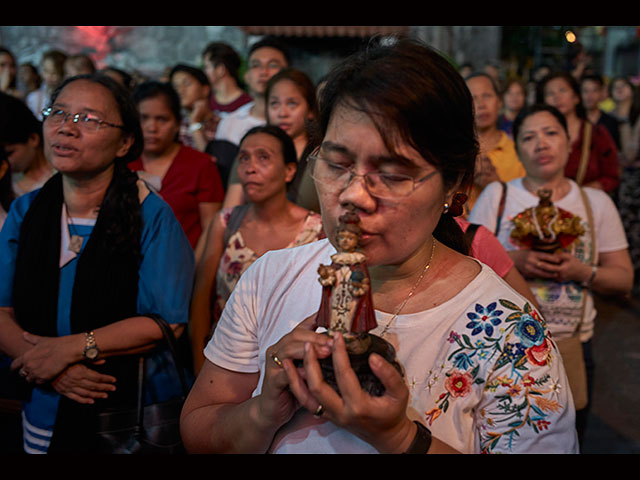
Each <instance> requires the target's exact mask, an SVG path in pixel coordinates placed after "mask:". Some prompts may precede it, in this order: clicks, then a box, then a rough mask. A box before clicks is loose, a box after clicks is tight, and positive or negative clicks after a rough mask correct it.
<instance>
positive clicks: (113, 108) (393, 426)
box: [0, 37, 640, 453]
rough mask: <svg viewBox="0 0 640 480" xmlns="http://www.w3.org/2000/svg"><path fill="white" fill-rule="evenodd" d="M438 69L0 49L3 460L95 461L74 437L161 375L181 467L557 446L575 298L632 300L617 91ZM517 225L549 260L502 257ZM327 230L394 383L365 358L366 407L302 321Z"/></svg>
mask: <svg viewBox="0 0 640 480" xmlns="http://www.w3.org/2000/svg"><path fill="white" fill-rule="evenodd" d="M243 62H244V63H245V65H246V68H244V69H243V68H242V66H243ZM466 67H467V66H460V67H456V66H454V65H453V64H451V63H450V62H449V61H448V60H446V59H444V58H443V57H442V56H440V55H439V54H438V53H437V52H435V51H433V50H432V49H431V48H429V47H427V46H425V45H423V44H421V43H419V42H417V41H413V40H410V39H398V40H397V41H395V42H391V43H389V42H387V43H381V44H377V43H376V42H371V43H370V45H368V46H367V47H366V48H365V49H363V51H361V52H357V53H355V54H353V55H351V56H350V57H348V58H346V59H345V60H344V61H342V62H341V63H339V64H338V65H337V66H336V67H335V68H333V69H332V70H331V71H330V72H327V75H326V76H325V77H323V79H322V82H321V85H320V84H314V82H313V80H312V79H311V78H310V76H309V75H308V74H307V73H305V72H304V71H302V70H300V69H298V68H296V67H295V66H294V65H292V62H291V57H290V54H289V50H288V48H287V46H286V45H284V44H283V43H281V42H280V41H279V39H277V38H272V37H265V38H263V39H261V40H259V41H257V42H255V43H254V44H253V45H251V47H250V49H249V51H248V52H247V56H246V59H244V60H243V59H242V58H241V57H240V55H239V54H238V53H237V52H236V51H235V50H234V49H233V48H232V47H230V46H229V45H227V44H225V43H222V42H213V43H210V44H209V45H206V47H205V48H204V49H203V51H202V55H201V62H200V65H189V64H185V63H180V64H177V65H174V66H171V67H170V68H168V69H167V70H166V71H165V72H163V74H162V75H160V76H159V77H158V78H140V77H139V76H137V75H134V74H131V73H128V72H125V71H122V70H119V69H117V68H113V67H107V68H97V67H96V65H94V63H93V61H92V60H91V59H90V58H89V57H88V56H84V55H67V54H65V53H63V52H60V51H57V50H52V51H49V52H47V53H45V54H44V55H43V56H42V61H41V63H40V65H39V66H37V67H34V66H32V65H27V64H24V65H18V62H17V61H16V59H15V57H14V56H13V55H12V53H11V51H10V50H8V49H5V48H1V49H0V90H1V92H0V227H1V230H0V277H1V278H3V279H4V281H3V282H0V369H1V372H0V383H1V386H0V390H1V392H0V397H1V398H2V399H3V401H4V402H5V403H6V405H12V406H13V410H11V409H9V410H10V413H9V416H10V417H11V421H12V423H11V425H12V428H10V429H7V432H6V434H5V435H4V438H3V442H5V444H6V445H7V448H8V449H10V450H11V449H13V451H24V452H26V453H57V452H107V451H109V450H108V449H109V448H113V444H112V443H111V444H108V445H107V444H106V443H105V441H104V436H103V435H98V432H101V430H100V428H101V425H102V423H101V422H102V421H103V418H104V416H105V415H106V414H108V413H110V412H116V411H120V410H122V409H126V408H135V406H136V405H137V403H136V402H138V401H139V399H138V396H137V392H138V391H139V388H140V383H139V382H140V378H141V376H142V377H144V378H145V382H144V384H145V387H146V390H145V398H144V403H145V404H148V405H151V404H154V403H158V402H164V401H167V400H171V399H175V398H183V397H184V396H185V392H184V389H183V388H182V387H184V384H183V383H184V379H185V378H186V381H187V386H188V396H186V399H184V398H183V399H184V406H183V408H182V415H181V417H180V418H179V424H180V433H181V439H182V442H183V444H184V448H185V451H187V452H194V453H195V452H240V453H242V452H246V453H250V452H274V453H290V452H291V453H293V452H300V453H314V452H336V453H352V452H353V453H357V452H380V453H402V452H410V453H445V452H461V453H493V452H514V453H517V452H521V453H535V452H549V453H577V452H579V451H580V445H581V443H582V442H583V440H584V432H585V429H586V425H587V418H588V413H589V409H590V406H591V398H592V393H593V371H594V364H593V353H592V341H591V340H592V337H593V332H594V324H595V322H596V321H597V320H596V317H597V312H596V309H595V306H594V305H595V304H594V298H593V292H597V293H601V294H604V295H617V296H621V297H624V296H629V295H631V294H634V293H635V294H637V293H638V273H639V270H640V251H639V249H640V218H639V215H640V208H639V207H640V206H639V205H638V202H639V200H638V195H637V191H638V188H640V122H639V121H638V117H639V114H640V103H639V102H640V100H639V98H640V97H639V95H638V87H637V86H636V85H634V84H633V82H631V81H630V80H629V79H626V78H614V79H611V80H609V81H606V80H605V79H604V78H603V77H602V76H600V75H597V74H596V73H595V72H592V71H590V70H581V71H580V72H579V75H578V74H577V73H576V72H575V71H573V72H564V71H557V72H556V71H552V70H548V71H547V72H546V73H545V75H541V76H540V77H535V78H534V77H532V78H531V79H526V80H528V82H524V81H523V80H522V79H503V78H501V77H500V76H499V74H497V73H496V69H495V68H486V69H485V70H483V71H475V70H473V69H469V70H468V71H464V70H463V68H466ZM488 67H489V66H488ZM605 105H608V106H607V107H605ZM355 177H358V178H355ZM545 192H546V193H545ZM545 202H546V203H545ZM542 206H544V207H547V208H550V207H554V208H555V210H551V211H552V212H555V213H553V214H551V215H550V216H549V217H547V218H546V220H548V221H549V222H555V221H556V220H557V217H559V216H562V220H564V223H562V222H560V224H561V227H562V228H564V227H565V226H566V225H568V224H569V223H570V222H569V219H571V222H572V223H571V225H572V226H573V227H575V231H576V232H577V233H575V235H574V237H572V241H571V242H565V243H561V242H560V243H558V244H557V245H556V244H554V245H555V246H554V248H553V249H547V250H542V249H540V248H534V246H533V245H532V244H531V243H526V242H522V241H517V239H516V236H515V235H516V233H517V232H516V230H517V227H518V225H520V224H519V223H518V222H519V221H520V220H521V218H523V217H526V216H527V215H530V217H529V218H530V220H531V221H530V224H528V225H529V226H531V225H533V226H534V227H535V228H537V230H536V231H541V230H544V228H546V227H548V228H549V229H552V223H549V224H545V225H542V226H541V225H539V223H538V222H539V219H540V218H543V217H537V216H536V213H535V212H537V211H543V210H542V209H539V210H535V209H536V207H542ZM346 212H355V213H356V216H357V218H358V221H359V224H360V228H361V230H359V231H358V233H357V235H356V236H354V237H353V238H355V239H356V240H355V241H357V242H358V244H359V249H358V251H359V252H361V253H363V254H364V255H365V256H366V260H367V265H368V271H369V272H370V279H367V282H368V283H367V288H368V289H369V290H370V291H369V293H368V295H370V296H371V299H372V302H373V304H374V305H375V319H376V321H377V325H378V326H377V327H375V328H374V329H373V330H372V331H371V332H372V333H373V334H376V335H379V336H380V337H384V339H385V340H386V341H388V342H390V343H391V344H392V345H393V347H394V349H395V351H396V353H397V355H398V361H399V363H400V364H401V365H402V372H399V371H398V370H397V369H396V368H394V367H393V366H392V365H391V364H390V363H388V362H387V361H386V360H384V359H383V358H382V357H380V356H379V355H377V354H375V353H374V354H371V355H370V356H369V358H368V364H369V368H370V369H371V371H372V372H373V374H374V375H375V376H376V377H378V378H379V380H380V381H381V382H382V384H383V385H384V392H383V393H382V394H381V395H379V396H374V395H371V394H370V393H368V392H365V391H364V390H363V389H362V388H361V386H360V384H359V382H358V378H357V377H356V376H355V375H354V372H353V370H352V369H351V368H350V367H349V366H350V360H349V355H348V354H347V346H346V343H345V338H346V337H347V336H348V335H347V333H349V332H343V333H335V332H331V334H329V335H328V334H327V333H326V332H323V331H322V330H321V329H316V315H317V312H318V308H319V306H320V299H321V296H323V295H324V293H323V287H322V285H321V283H320V282H319V281H318V271H317V270H318V267H319V265H321V264H331V262H332V259H333V260H334V261H335V258H337V256H339V255H342V256H343V257H344V255H345V254H344V253H343V252H342V251H341V250H340V248H342V242H343V241H344V240H343V237H342V236H341V232H343V229H342V228H343V227H342V226H341V225H339V223H338V222H339V219H341V218H344V215H345V213H346ZM532 212H534V213H532ZM553 225H554V227H553V228H555V225H556V224H553ZM531 228H533V227H531ZM558 228H560V227H558ZM550 235H551V237H553V239H554V241H555V240H556V237H560V236H561V235H560V234H559V232H558V231H553V232H551V234H550ZM548 236H549V235H548ZM545 238H546V237H545ZM562 238H563V239H564V237H562ZM339 251H340V253H337V252H339ZM350 255H352V257H353V255H355V254H350ZM343 257H340V258H343ZM347 257H348V255H347ZM352 257H349V258H352ZM634 279H635V286H634ZM158 317H160V318H161V319H163V320H164V322H166V324H168V325H169V327H170V328H169V330H170V332H171V333H172V334H173V336H174V337H175V338H176V339H177V343H178V352H177V354H176V355H172V354H175V353H176V352H175V351H173V350H172V349H170V348H168V346H167V345H166V344H165V343H164V342H163V339H164V338H165V336H164V333H166V332H163V330H162V328H159V325H160V323H159V322H160V320H158ZM178 357H179V358H180V360H181V361H180V366H179V368H178V369H177V372H176V371H174V370H175V369H173V368H172V365H171V364H172V358H173V359H175V358H178ZM328 357H332V358H333V365H334V369H335V375H336V381H337V384H338V385H339V392H337V391H336V390H335V389H334V388H332V387H331V386H329V385H328V383H327V382H326V379H325V378H324V376H323V370H322V369H321V368H320V362H321V361H322V360H323V359H325V358H328ZM560 358H562V361H561V360H560ZM140 359H144V363H142V364H141V365H142V367H140V366H139V365H140V364H139V362H140V361H141V360H140ZM181 380H182V384H181ZM4 408H5V410H6V409H7V408H6V407H4ZM175 420H176V421H177V420H178V419H175ZM111 451H112V450H111Z"/></svg>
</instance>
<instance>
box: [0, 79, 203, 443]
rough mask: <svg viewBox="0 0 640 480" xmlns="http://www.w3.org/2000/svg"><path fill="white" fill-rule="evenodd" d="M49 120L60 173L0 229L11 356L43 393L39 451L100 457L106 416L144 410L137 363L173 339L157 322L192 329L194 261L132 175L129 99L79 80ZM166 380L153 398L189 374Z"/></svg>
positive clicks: (28, 419)
mask: <svg viewBox="0 0 640 480" xmlns="http://www.w3.org/2000/svg"><path fill="white" fill-rule="evenodd" d="M44 117H45V120H44V127H43V131H44V145H45V152H46V155H47V158H48V159H49V161H50V162H51V164H52V165H53V167H54V168H55V169H56V170H57V171H58V173H57V174H56V175H54V176H53V177H52V178H51V180H49V181H48V182H47V183H46V184H45V185H44V187H43V188H42V189H40V190H37V191H34V192H31V193H29V194H27V195H24V196H22V197H20V198H18V199H17V200H15V201H14V202H13V204H12V206H11V210H10V211H9V215H8V217H7V220H6V222H5V225H4V228H3V229H2V232H0V251H1V252H2V255H0V259H1V260H0V276H1V277H2V278H3V279H8V281H3V282H1V283H0V306H1V307H0V350H1V351H3V352H5V353H6V354H7V355H9V356H10V357H11V358H13V359H14V361H13V364H12V367H13V368H14V369H15V370H16V371H18V372H19V374H20V376H22V377H23V378H24V379H25V381H26V382H28V384H29V386H30V392H29V394H28V395H27V400H26V401H25V404H24V408H23V419H24V421H23V426H24V439H25V441H24V448H25V451H27V452H47V451H48V452H52V453H53V452H72V453H78V452H87V451H89V452H95V451H98V450H99V449H100V445H99V442H98V440H97V439H96V437H95V431H96V428H97V418H98V414H99V413H100V412H104V411H107V410H108V409H111V408H115V407H129V408H135V404H136V398H137V396H136V386H137V360H136V356H135V355H128V354H129V353H140V352H144V351H147V350H148V349H150V348H151V347H153V346H154V345H155V344H156V343H157V342H158V341H159V340H161V339H162V338H163V337H162V332H161V330H160V329H159V328H158V326H157V325H156V323H155V322H154V321H153V320H152V319H151V318H149V317H147V316H145V315H147V314H158V315H160V316H162V317H164V319H165V320H166V321H167V322H169V323H170V324H171V325H172V327H173V329H174V330H175V331H176V332H178V333H179V332H180V330H181V329H182V327H183V326H184V324H185V322H187V320H188V305H189V298H190V293H191V279H192V275H193V266H194V265H193V254H192V252H191V249H190V247H189V244H188V242H187V239H186V237H185V235H184V233H183V232H182V229H181V228H180V225H179V224H178V223H177V222H176V220H175V217H174V216H173V214H172V212H171V210H170V209H169V208H168V207H167V206H166V204H165V203H164V202H162V201H161V200H160V199H159V198H158V197H157V196H156V195H155V194H153V193H150V192H149V191H148V190H147V189H146V187H145V186H144V184H143V183H142V182H139V181H138V179H137V176H136V175H135V174H133V173H132V172H131V171H130V170H129V169H128V168H127V162H128V161H130V160H132V159H134V158H137V157H138V156H139V155H140V153H141V151H142V143H143V138H142V132H141V130H140V123H139V116H138V113H137V110H136V108H135V104H134V102H133V100H132V99H131V97H130V95H129V94H128V93H127V92H125V91H123V90H122V89H121V88H120V87H119V86H118V85H117V84H115V83H114V82H112V81H111V80H110V79H108V78H105V77H101V76H86V77H75V78H73V79H70V80H68V81H66V82H65V83H63V84H62V85H61V87H60V88H59V90H57V91H56V92H54V95H53V97H52V104H51V107H49V108H47V109H46V110H45V111H44ZM61 224H62V225H63V226H64V228H62V229H61V228H60V225H61ZM61 230H62V231H61ZM158 373H160V372H158ZM166 373H167V374H169V375H171V373H172V372H171V371H168V372H166ZM155 378H156V377H153V378H152V380H151V381H150V382H149V383H150V384H151V385H150V386H151V387H152V388H151V389H150V390H149V394H150V395H151V397H152V398H155V399H156V400H157V399H158V398H160V397H164V398H167V397H171V396H172V395H176V394H180V386H179V383H178V382H177V379H176V376H175V375H174V376H173V377H171V376H169V377H167V376H166V374H165V375H162V382H160V384H159V385H158V384H157V382H156V380H155Z"/></svg>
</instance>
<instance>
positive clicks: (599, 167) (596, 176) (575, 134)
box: [538, 72, 620, 193]
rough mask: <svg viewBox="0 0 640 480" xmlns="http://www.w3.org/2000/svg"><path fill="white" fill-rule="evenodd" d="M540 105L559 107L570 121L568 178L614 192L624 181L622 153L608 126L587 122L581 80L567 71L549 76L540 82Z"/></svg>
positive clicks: (581, 183)
mask: <svg viewBox="0 0 640 480" xmlns="http://www.w3.org/2000/svg"><path fill="white" fill-rule="evenodd" d="M538 103H547V104H549V105H551V106H553V107H556V108H557V109H558V110H560V112H561V113H562V114H563V115H564V116H565V118H566V120H567V127H568V130H569V141H570V143H569V145H570V147H571V150H570V154H569V160H568V162H567V165H566V171H565V174H566V175H567V177H569V178H571V179H573V180H575V181H576V182H577V183H578V185H583V186H588V187H594V188H600V189H601V190H604V191H605V192H607V193H612V192H614V191H615V189H616V188H617V187H618V184H619V182H620V172H619V165H618V150H617V148H616V145H615V142H614V141H613V138H612V137H611V135H610V134H609V132H608V131H607V129H606V128H605V127H603V126H602V125H593V124H592V123H591V122H589V121H588V120H587V118H586V114H585V109H584V106H583V104H582V99H581V95H580V85H579V83H578V81H577V80H576V79H575V78H574V77H573V76H572V75H571V74H569V73H567V72H559V73H552V74H550V75H548V76H547V77H545V79H544V80H542V81H541V82H540V85H539V91H538Z"/></svg>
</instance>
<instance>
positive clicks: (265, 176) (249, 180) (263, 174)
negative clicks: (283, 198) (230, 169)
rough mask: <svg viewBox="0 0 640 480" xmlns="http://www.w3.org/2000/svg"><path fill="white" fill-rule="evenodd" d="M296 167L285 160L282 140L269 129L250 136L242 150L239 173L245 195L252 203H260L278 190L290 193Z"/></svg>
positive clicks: (243, 142)
mask: <svg viewBox="0 0 640 480" xmlns="http://www.w3.org/2000/svg"><path fill="white" fill-rule="evenodd" d="M295 172H296V167H295V165H294V164H292V163H288V164H285V163H284V158H283V154H282V145H280V141H279V140H278V139H277V138H275V137H273V136H272V135H269V134H267V133H262V132H260V133H255V134H252V135H249V136H248V137H246V138H245V139H244V140H243V141H242V144H241V145H240V149H239V151H238V177H239V178H240V183H241V185H242V188H243V191H244V194H245V196H246V197H247V198H248V200H249V201H250V202H252V203H260V202H262V201H265V200H267V199H269V198H272V197H273V196H275V195H277V194H283V195H284V194H286V190H287V182H290V181H291V180H292V179H293V176H294V175H295Z"/></svg>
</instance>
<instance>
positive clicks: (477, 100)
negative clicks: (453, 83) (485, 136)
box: [467, 76, 502, 131]
mask: <svg viewBox="0 0 640 480" xmlns="http://www.w3.org/2000/svg"><path fill="white" fill-rule="evenodd" d="M467 86H468V87H469V91H470V92H471V96H472V97H473V105H474V110H475V116H474V119H475V122H476V127H477V129H478V130H480V131H482V130H489V129H492V128H495V126H496V123H497V121H498V115H499V114H500V108H501V107H502V102H501V101H500V97H499V96H498V94H497V93H496V92H495V90H494V89H493V85H492V84H491V80H489V79H488V78H487V77H483V76H480V77H474V78H470V79H469V80H467Z"/></svg>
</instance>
